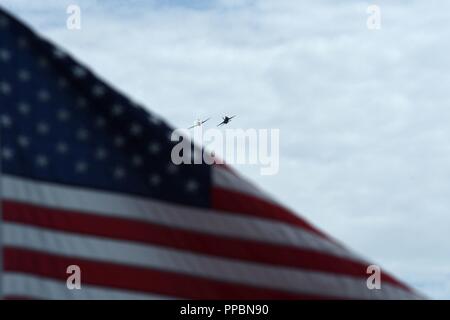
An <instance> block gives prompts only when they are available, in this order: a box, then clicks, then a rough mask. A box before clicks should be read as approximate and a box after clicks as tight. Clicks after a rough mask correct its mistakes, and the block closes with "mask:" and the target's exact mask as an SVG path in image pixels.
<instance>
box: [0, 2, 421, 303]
mask: <svg viewBox="0 0 450 320" xmlns="http://www.w3.org/2000/svg"><path fill="white" fill-rule="evenodd" d="M125 64H126V63H124V65H125ZM0 117H1V118H0V125H1V131H0V147H1V201H2V221H1V235H2V241H1V249H2V256H3V259H2V264H3V266H2V273H1V286H2V294H3V298H6V299H8V298H32V299H177V298H185V299H416V298H420V295H419V294H417V293H416V292H415V291H414V290H412V289H411V288H409V287H408V286H406V285H405V284H403V283H402V282H400V281H398V280H397V279H396V278H394V277H393V276H391V275H389V274H387V273H385V272H384V271H382V284H381V289H379V290H377V289H375V290H370V289H369V288H368V286H367V278H368V277H369V276H370V274H368V273H367V267H368V266H369V265H370V263H368V262H367V261H365V260H364V259H362V258H360V257H359V256H358V255H356V254H354V253H353V252H351V251H349V250H348V249H346V248H345V247H343V246H342V245H340V244H339V243H338V242H337V241H335V240H334V239H332V238H330V237H329V236H328V235H326V234H325V233H324V232H322V231H320V230H318V229H317V228H316V227H314V226H312V225H311V224H310V223H308V222H307V221H306V220H305V219H303V218H302V217H301V216H299V215H297V214H295V213H293V212H291V211H290V210H289V209H287V208H285V207H284V206H282V205H281V204H279V203H278V202H277V201H276V200H274V199H273V198H271V197H270V196H268V195H267V194H266V193H264V192H263V191H261V190H260V189H259V188H257V187H255V186H254V185H253V184H251V183H249V182H248V181H246V180H245V179H243V178H242V177H240V176H239V175H238V174H237V173H236V172H234V171H233V170H232V169H230V168H228V167H226V166H223V165H220V166H219V165H213V166H210V165H206V164H202V165H178V166H176V165H174V164H173V163H172V162H171V158H170V155H171V149H172V147H173V145H174V143H175V142H173V141H171V140H170V134H171V133H172V128H171V127H170V126H169V125H168V124H167V123H166V122H165V121H164V120H162V119H161V118H159V117H158V116H156V115H155V114H153V113H150V112H149V111H147V110H146V109H144V108H143V107H141V106H139V105H137V104H136V103H134V102H133V101H131V100H130V99H128V98H127V97H126V96H124V95H122V94H121V93H119V92H118V91H117V90H115V89H114V88H112V87H111V86H110V85H108V84H107V83H105V82H104V81H102V80H100V79H99V78H98V77H97V76H95V75H94V74H93V72H91V71H90V70H89V69H88V68H86V67H84V66H82V65H80V64H79V63H77V62H76V61H75V60H74V59H73V58H72V57H71V56H70V55H69V54H67V53H66V52H64V51H63V50H61V49H60V48H57V47H56V46H55V45H53V44H51V43H49V42H48V41H46V40H45V39H42V38H41V37H39V36H38V35H37V34H35V33H34V32H33V31H32V30H31V29H29V28H28V27H26V26H25V25H24V24H22V23H21V22H19V21H18V20H17V19H15V18H14V17H13V16H11V15H9V14H8V13H6V12H5V11H3V10H1V9H0ZM73 265H75V266H78V267H79V268H80V270H81V289H79V290H77V289H69V288H68V286H67V279H68V277H69V276H70V274H68V273H67V268H68V267H69V266H73Z"/></svg>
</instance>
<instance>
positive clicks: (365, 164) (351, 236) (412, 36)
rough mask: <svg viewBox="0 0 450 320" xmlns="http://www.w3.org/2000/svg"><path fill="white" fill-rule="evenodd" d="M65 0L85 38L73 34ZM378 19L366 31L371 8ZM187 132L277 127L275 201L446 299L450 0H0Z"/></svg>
mask: <svg viewBox="0 0 450 320" xmlns="http://www.w3.org/2000/svg"><path fill="white" fill-rule="evenodd" d="M68 4H78V5H79V6H80V7H81V10H82V11H81V13H82V15H81V19H82V20H81V23H82V24H81V27H82V28H81V30H78V31H70V30H67V28H66V19H67V17H68V16H67V14H66V8H67V5H68ZM371 4H376V5H378V6H379V7H380V9H381V29H380V30H375V31H374V30H369V29H368V28H367V26H366V20H367V18H368V17H369V15H368V14H367V7H368V6H369V5H371ZM0 5H2V6H4V7H6V8H8V9H10V11H12V12H13V13H15V14H16V15H17V16H19V17H20V18H22V19H23V20H25V21H26V22H27V23H28V24H30V25H31V26H33V27H34V28H35V29H36V30H38V31H39V32H40V33H41V34H43V35H45V36H46V37H48V38H50V39H52V40H53V41H55V42H56V43H58V44H60V45H62V46H63V47H64V48H66V49H67V50H68V51H69V52H71V53H72V54H74V55H75V56H76V57H77V58H78V59H79V60H81V61H82V62H84V63H85V64H87V65H89V66H90V67H91V68H92V69H93V70H95V71H96V72H97V73H98V74H99V75H100V76H101V77H103V78H105V79H107V80H108V81H109V82H110V83H112V84H113V85H114V86H115V87H117V88H119V89H120V90H121V91H123V92H126V93H127V94H128V95H129V96H130V97H132V98H134V99H135V100H137V101H139V102H141V103H143V104H145V105H146V106H147V107H148V108H150V109H151V110H152V111H154V112H156V113H158V114H160V115H161V116H163V117H164V118H166V119H168V120H169V122H170V123H172V124H173V125H174V126H176V127H186V126H189V125H191V124H192V122H193V120H195V119H197V118H206V117H213V120H211V121H215V122H217V121H220V117H221V116H222V115H224V114H238V117H237V118H236V119H235V121H233V122H232V127H234V128H244V129H246V128H256V129H264V128H265V129H271V128H274V129H280V135H281V136H280V156H281V159H280V171H279V173H278V174H277V175H273V176H261V175H260V174H259V168H258V167H255V166H249V165H247V166H239V170H240V171H241V172H242V173H244V175H245V176H247V177H248V178H250V179H251V180H253V181H255V182H257V183H258V184H259V185H261V186H262V187H263V188H264V189H266V190H267V191H269V192H270V193H272V194H273V195H274V196H275V197H276V198H278V199H279V200H281V201H282V202H283V203H285V204H286V205H287V206H289V207H291V208H293V209H294V210H295V211H297V212H299V213H301V214H302V215H303V216H305V217H306V218H307V219H309V220H310V221H312V222H313V223H314V224H316V225H317V226H319V227H320V228H322V229H323V230H326V231H327V232H328V233H330V234H332V235H333V236H334V237H336V238H337V239H339V240H341V241H343V242H344V243H345V244H346V245H348V246H349V247H350V248H352V249H354V250H355V251H357V252H359V253H360V254H362V255H363V256H365V257H368V258H369V259H370V260H372V261H375V262H377V263H378V264H380V265H381V266H382V268H386V269H387V270H389V271H392V272H393V273H394V274H396V275H397V276H399V277H400V278H402V279H404V280H406V281H407V282H408V283H409V284H411V285H413V286H414V287H415V288H417V289H419V290H421V291H422V292H424V293H426V294H427V295H428V296H429V297H432V298H441V299H443V298H447V299H448V298H450V250H449V249H450V213H449V208H450V196H449V195H450V188H449V187H450V143H449V139H450V127H449V123H450V108H449V106H450V95H449V92H450V90H449V88H448V84H450V72H449V71H450V59H449V58H448V45H447V41H446V39H448V37H449V35H450V22H449V20H448V12H449V10H450V3H449V2H448V1H445V0H441V1H434V0H428V1H418V0H411V1H407V2H405V1H400V0H398V1H393V0H385V1H381V0H380V1H376V2H365V1H360V0H346V1H325V0H314V1H299V0H291V1H289V0H253V1H252V0H209V1H206V0H190V1H188V0H177V1H163V0H158V1H150V0H127V1H125V0H121V1H119V0H111V1H95V0H71V1H65V0H34V1H25V0H0Z"/></svg>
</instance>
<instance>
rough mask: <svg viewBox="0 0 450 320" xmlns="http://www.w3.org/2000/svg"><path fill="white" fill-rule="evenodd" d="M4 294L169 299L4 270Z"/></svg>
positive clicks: (83, 297) (84, 298)
mask: <svg viewBox="0 0 450 320" xmlns="http://www.w3.org/2000/svg"><path fill="white" fill-rule="evenodd" d="M3 291H4V296H5V297H8V296H10V297H11V296H16V297H19V298H21V297H22V298H31V299H58V300H65V299H75V300H76V299H80V300H92V299H97V300H118V299H123V300H149V299H154V300H156V299H158V300H163V299H164V300H166V299H169V298H167V297H164V296H160V295H153V294H143V293H138V292H132V291H127V290H118V289H114V288H106V287H99V286H94V285H85V284H83V283H82V284H81V289H80V290H76V289H75V290H69V289H68V288H67V286H66V282H65V281H61V280H55V279H48V278H44V277H37V276H32V275H29V274H25V273H16V272H5V274H4V277H3Z"/></svg>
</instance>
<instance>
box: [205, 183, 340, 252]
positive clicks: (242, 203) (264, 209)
mask: <svg viewBox="0 0 450 320" xmlns="http://www.w3.org/2000/svg"><path fill="white" fill-rule="evenodd" d="M211 199H212V207H213V208H214V209H217V210H223V211H227V212H230V213H236V214H242V215H250V216H255V217H259V218H265V219H270V220H276V221H278V222H285V223H288V224H291V225H294V226H297V227H300V228H302V229H305V230H308V231H310V232H312V233H314V234H317V235H319V236H321V237H322V238H325V239H327V240H330V241H332V242H333V243H335V241H334V240H332V239H330V238H329V237H328V236H327V235H326V234H324V233H323V232H322V231H320V230H318V229H317V228H315V227H314V226H312V225H311V224H310V223H309V222H306V221H305V220H303V219H302V218H300V217H299V216H297V215H296V214H294V213H292V212H291V211H289V210H288V209H285V208H283V207H281V206H280V205H277V204H274V203H271V202H269V201H265V200H263V199H261V198H258V197H255V196H253V195H249V194H244V193H240V192H236V191H231V190H228V189H225V188H221V187H217V186H215V187H213V188H212V195H211Z"/></svg>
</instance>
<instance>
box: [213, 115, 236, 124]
mask: <svg viewBox="0 0 450 320" xmlns="http://www.w3.org/2000/svg"><path fill="white" fill-rule="evenodd" d="M234 117H236V116H232V117H228V116H225V117H223V121H222V122H221V123H219V124H218V125H217V126H218V127H220V126H221V125H223V124H227V123H229V122H230V121H231V119H233V118H234Z"/></svg>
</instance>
